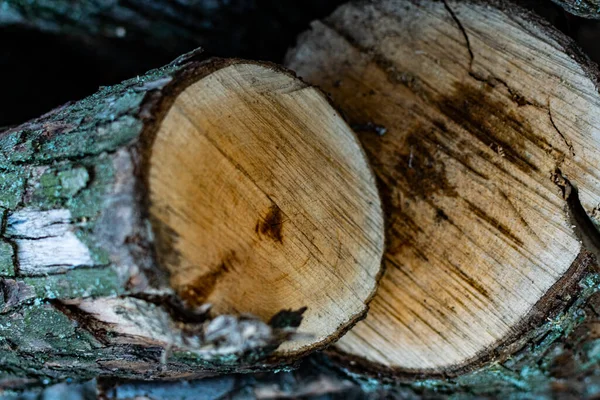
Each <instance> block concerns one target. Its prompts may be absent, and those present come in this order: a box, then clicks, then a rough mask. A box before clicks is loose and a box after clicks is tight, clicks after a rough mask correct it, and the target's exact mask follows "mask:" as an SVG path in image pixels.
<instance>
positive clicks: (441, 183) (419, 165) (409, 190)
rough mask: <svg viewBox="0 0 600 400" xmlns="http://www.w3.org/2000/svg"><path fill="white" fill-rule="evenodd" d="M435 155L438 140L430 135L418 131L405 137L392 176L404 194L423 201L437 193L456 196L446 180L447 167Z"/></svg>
mask: <svg viewBox="0 0 600 400" xmlns="http://www.w3.org/2000/svg"><path fill="white" fill-rule="evenodd" d="M436 153H437V148H436V145H435V141H433V140H431V135H429V134H427V132H425V131H423V130H416V131H414V132H412V133H410V134H409V135H408V136H407V137H406V140H405V142H404V149H403V150H402V151H401V152H400V153H399V154H397V163H396V165H395V166H394V176H393V177H394V179H395V180H396V182H397V185H398V186H399V187H401V188H402V189H403V192H404V193H406V194H407V195H410V196H411V197H418V198H422V199H427V198H428V197H431V196H432V195H434V194H444V195H445V196H450V197H455V196H456V195H457V193H456V190H455V189H454V187H453V186H452V185H451V184H450V183H449V182H448V179H447V178H446V167H445V165H444V163H443V162H442V161H440V160H439V159H438V157H436Z"/></svg>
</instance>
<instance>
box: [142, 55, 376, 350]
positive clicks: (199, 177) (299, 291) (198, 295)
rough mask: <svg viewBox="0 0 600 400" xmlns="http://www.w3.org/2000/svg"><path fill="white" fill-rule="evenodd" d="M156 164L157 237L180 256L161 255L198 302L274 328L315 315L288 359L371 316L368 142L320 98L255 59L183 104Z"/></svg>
mask: <svg viewBox="0 0 600 400" xmlns="http://www.w3.org/2000/svg"><path fill="white" fill-rule="evenodd" d="M150 160H151V161H150V164H151V165H150V178H149V187H150V202H151V207H150V211H151V214H152V219H153V221H154V226H155V228H156V230H157V232H158V238H157V239H158V240H159V244H160V243H161V242H162V247H163V248H165V247H167V246H168V247H170V249H171V250H173V252H169V253H168V254H169V256H165V255H164V254H161V253H160V251H159V254H158V255H159V258H160V259H161V262H162V263H163V265H165V266H166V267H167V268H168V269H169V271H170V274H171V284H172V286H173V288H174V289H175V290H176V291H177V292H178V293H179V295H180V296H181V297H182V298H183V299H184V300H186V301H187V302H188V304H190V305H200V304H203V303H211V304H212V305H213V312H214V313H215V314H220V313H234V314H238V313H252V314H254V315H257V316H259V317H261V318H263V319H265V320H268V319H269V318H270V317H272V316H273V315H274V314H275V313H277V312H278V311H280V310H281V309H287V308H294V309H296V308H300V307H307V308H308V309H307V311H306V312H305V313H304V319H303V322H302V325H301V326H300V328H299V331H298V332H299V333H300V334H305V336H304V337H302V336H301V335H300V336H299V337H298V339H297V340H295V341H290V342H287V343H286V344H284V345H283V347H282V348H281V349H280V350H279V351H280V353H297V352H303V351H306V350H308V349H309V348H311V347H312V346H314V345H315V344H319V343H324V342H327V341H330V340H331V339H332V338H334V337H335V336H337V335H338V334H339V333H340V331H341V330H343V329H344V328H346V327H348V326H349V325H350V324H351V323H353V322H354V320H355V319H356V318H358V317H359V316H360V315H361V314H362V313H363V311H364V310H365V307H366V305H365V303H366V302H367V301H368V300H369V299H370V297H371V296H372V295H373V293H374V290H375V286H376V278H377V276H378V274H379V270H380V264H381V256H382V254H383V217H382V212H381V205H380V201H379V197H378V194H377V188H376V186H375V180H374V176H373V174H372V172H371V170H370V168H369V166H368V164H367V162H366V157H365V156H364V153H363V152H362V149H361V148H360V146H359V144H358V140H357V139H356V137H355V135H354V133H353V132H352V131H351V129H350V128H349V127H348V126H347V124H346V123H345V122H344V120H343V119H342V118H341V117H340V116H339V115H338V113H337V112H336V111H335V110H334V109H333V108H332V107H331V106H330V104H329V103H328V101H327V100H326V98H325V97H324V96H323V95H322V94H321V93H320V92H319V91H318V90H316V89H314V88H312V87H310V86H307V85H306V84H304V83H303V82H301V81H300V80H298V79H296V78H294V77H292V76H291V75H289V74H287V73H282V72H280V71H277V70H274V69H273V68H270V67H265V66H262V65H258V64H251V63H247V64H244V63H239V64H234V65H231V66H228V67H225V68H222V69H220V70H218V71H216V72H213V73H211V74H209V75H208V76H207V77H205V78H203V79H201V80H199V81H198V82H196V83H194V84H192V85H191V86H189V87H188V88H186V89H185V90H184V92H183V93H181V94H180V95H179V96H178V97H177V99H176V100H175V102H174V104H173V106H172V107H171V108H170V109H169V111H168V113H167V115H166V117H165V119H164V120H163V122H162V124H161V127H160V130H159V132H158V133H157V137H156V140H155V142H154V145H153V151H152V156H151V159H150ZM171 253H174V254H175V256H173V255H172V254H171ZM161 256H162V257H161Z"/></svg>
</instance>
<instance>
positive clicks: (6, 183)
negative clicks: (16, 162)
mask: <svg viewBox="0 0 600 400" xmlns="http://www.w3.org/2000/svg"><path fill="white" fill-rule="evenodd" d="M27 174H28V171H27V169H26V168H23V169H22V170H21V171H14V172H0V207H4V208H15V207H16V206H17V204H19V202H20V201H21V198H22V196H23V189H24V187H25V181H26V179H27Z"/></svg>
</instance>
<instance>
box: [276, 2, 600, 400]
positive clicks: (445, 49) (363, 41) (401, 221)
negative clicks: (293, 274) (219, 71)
mask: <svg viewBox="0 0 600 400" xmlns="http://www.w3.org/2000/svg"><path fill="white" fill-rule="evenodd" d="M509 10H510V11H509ZM286 64H287V66H289V67H290V68H292V69H294V70H296V71H297V73H298V75H299V76H301V77H302V78H303V79H306V80H307V81H308V82H310V83H312V84H315V85H319V86H320V87H322V88H323V89H324V90H325V91H326V92H328V93H330V94H331V96H332V98H333V100H334V101H335V102H336V103H337V104H339V106H340V108H341V110H342V111H343V113H344V115H345V116H346V117H347V118H348V120H349V121H350V123H351V125H352V126H353V127H354V128H355V130H357V131H359V138H360V140H361V142H362V144H363V146H364V147H365V149H366V151H367V154H368V157H369V159H370V161H371V164H372V165H373V168H374V170H375V174H376V176H377V178H378V181H379V185H380V190H381V193H382V197H383V198H382V202H383V203H384V210H385V215H386V220H387V221H388V225H387V241H388V244H387V250H386V254H385V255H384V260H385V261H384V263H385V265H386V273H385V275H384V277H383V279H382V282H381V285H380V288H379V290H378V293H377V295H376V297H375V299H374V300H373V303H372V305H371V307H370V311H369V315H368V317H367V318H366V320H365V321H363V322H360V323H359V324H357V326H356V327H355V328H354V329H353V330H352V331H350V332H349V333H348V334H347V335H346V336H344V337H343V338H342V339H341V340H340V341H339V342H338V343H337V344H336V345H335V346H334V347H333V349H332V350H330V351H329V352H328V354H329V356H330V358H331V359H332V360H333V361H334V362H335V363H336V364H337V365H339V366H341V367H342V368H344V369H346V370H347V371H350V372H351V373H352V374H358V376H371V377H377V378H378V379H379V380H382V381H387V382H394V383H398V382H407V385H406V386H408V387H413V388H420V389H419V390H423V389H424V388H428V389H432V390H438V391H439V390H447V392H449V393H452V392H454V393H459V392H467V393H477V394H489V395H494V396H501V397H504V398H506V397H507V396H508V395H510V394H511V392H513V391H514V392H518V391H521V390H522V391H526V390H532V391H533V390H537V391H538V392H542V393H544V394H550V393H551V392H552V391H560V390H571V389H573V388H576V389H577V390H579V393H585V392H584V391H583V390H582V388H581V385H580V382H579V381H577V380H576V378H583V377H586V376H588V375H590V374H596V373H597V372H598V370H597V356H596V354H595V353H594V351H592V349H593V348H596V347H595V346H596V345H597V342H596V335H595V334H594V326H595V322H594V321H595V319H594V317H593V315H591V314H590V312H593V311H592V310H593V307H592V306H589V305H588V304H589V303H588V300H589V298H590V296H592V295H593V294H594V293H595V292H596V290H597V287H598V279H599V277H598V274H597V273H596V269H597V262H596V254H597V251H598V243H600V242H599V239H598V238H599V236H598V231H597V226H600V220H599V219H598V205H599V204H600V174H599V173H598V169H597V168H596V166H597V164H598V160H600V141H599V140H598V137H599V136H598V135H599V134H600V123H599V122H598V119H597V115H599V114H598V113H599V112H600V96H599V94H598V88H597V82H598V81H597V78H598V72H597V69H596V66H595V65H593V64H592V63H590V62H589V61H588V60H587V58H586V57H585V56H583V55H582V54H581V53H580V52H579V51H578V50H577V48H576V47H575V46H574V44H573V43H572V42H571V40H569V39H568V38H566V37H564V36H563V35H562V34H560V33H559V32H557V31H555V30H554V29H552V28H550V27H549V26H548V25H547V24H545V23H543V22H541V21H540V20H539V19H538V18H537V17H536V16H534V15H532V14H531V13H528V12H526V11H524V10H522V9H520V8H519V7H518V6H514V5H506V4H504V3H495V2H491V3H485V4H484V3H481V2H475V1H473V2H472V1H468V0H465V1H447V2H435V1H422V2H419V3H418V4H417V3H414V2H411V1H404V0H377V1H373V2H360V3H349V4H347V5H345V6H342V7H340V8H339V9H338V10H337V11H335V12H334V13H333V14H332V15H331V16H330V17H328V18H327V19H325V20H323V21H319V22H315V23H313V25H312V29H311V30H310V31H309V32H307V33H305V34H303V35H302V36H301V37H300V39H299V43H298V45H297V47H296V48H295V49H293V50H291V51H290V52H289V54H288V57H287V62H286ZM586 321H590V322H589V325H588V324H586ZM577 324H581V325H579V328H577V329H578V331H577V332H578V334H577V335H576V336H571V337H569V334H570V333H571V332H573V329H575V327H576V326H577ZM573 348H577V349H579V350H580V351H581V352H582V353H581V354H578V355H577V356H574V355H573V354H571V351H572V350H571V349H573ZM549 353H552V354H549ZM549 361H552V362H555V363H556V364H555V365H548V364H544V362H549ZM563 362H566V363H572V364H573V365H562V363H563ZM562 373H564V374H565V375H564V376H565V377H569V378H571V380H570V381H568V382H566V383H564V384H563V381H561V379H560V378H561V374H562ZM449 377H452V378H453V379H452V380H447V378H449ZM365 382H367V381H365ZM507 382H508V383H507ZM559 383H560V384H559ZM595 391H596V389H592V388H590V392H591V393H595ZM588 394H589V393H588Z"/></svg>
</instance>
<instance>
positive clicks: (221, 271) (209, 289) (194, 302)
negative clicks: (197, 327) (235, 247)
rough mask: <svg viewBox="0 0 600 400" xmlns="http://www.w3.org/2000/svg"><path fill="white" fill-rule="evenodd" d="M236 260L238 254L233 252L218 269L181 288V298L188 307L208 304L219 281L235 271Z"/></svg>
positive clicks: (215, 268) (213, 269)
mask: <svg viewBox="0 0 600 400" xmlns="http://www.w3.org/2000/svg"><path fill="white" fill-rule="evenodd" d="M236 260H237V259H236V254H235V252H233V251H232V252H231V253H230V254H229V255H227V256H226V257H224V258H223V261H222V262H221V263H220V264H218V265H217V266H216V267H214V268H212V269H211V270H210V271H209V272H207V273H205V274H202V275H200V276H199V277H197V278H195V279H194V280H193V281H192V282H191V283H190V284H188V285H185V286H184V287H183V288H181V289H180V290H179V293H180V297H181V298H182V299H183V300H184V301H185V303H186V305H187V306H192V307H195V306H199V305H202V304H204V303H206V302H207V300H208V298H209V297H210V295H211V294H212V293H213V292H214V291H215V288H216V287H217V284H218V283H219V281H221V280H222V279H223V277H224V276H225V275H227V274H228V273H230V272H232V271H233V270H234V267H233V264H234V263H235V261H236Z"/></svg>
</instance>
